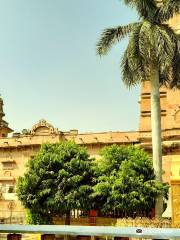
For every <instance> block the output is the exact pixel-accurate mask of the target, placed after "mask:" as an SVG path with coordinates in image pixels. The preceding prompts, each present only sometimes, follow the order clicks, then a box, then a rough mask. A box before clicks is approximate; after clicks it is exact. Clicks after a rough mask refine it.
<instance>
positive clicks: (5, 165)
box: [2, 161, 15, 170]
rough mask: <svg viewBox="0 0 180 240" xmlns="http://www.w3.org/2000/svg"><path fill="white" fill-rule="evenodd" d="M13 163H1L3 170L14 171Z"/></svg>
mask: <svg viewBox="0 0 180 240" xmlns="http://www.w3.org/2000/svg"><path fill="white" fill-rule="evenodd" d="M14 167H15V163H14V161H4V162H2V168H3V170H8V169H10V170H11V169H14Z"/></svg>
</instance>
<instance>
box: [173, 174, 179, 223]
mask: <svg viewBox="0 0 180 240" xmlns="http://www.w3.org/2000/svg"><path fill="white" fill-rule="evenodd" d="M171 191H172V225H173V226H180V176H179V177H176V178H172V179H171Z"/></svg>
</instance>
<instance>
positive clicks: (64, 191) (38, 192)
mask: <svg viewBox="0 0 180 240" xmlns="http://www.w3.org/2000/svg"><path fill="white" fill-rule="evenodd" d="M91 166H92V161H91V160H90V157H89V155H88V153H87V151H86V149H85V148H83V147H80V146H78V145H77V144H75V143H74V142H62V143H56V144H44V145H42V146H41V149H40V151H39V152H38V153H37V154H36V155H35V156H34V158H33V159H31V160H29V161H28V164H27V170H26V172H25V174H24V176H22V177H19V179H18V183H17V195H18V198H19V200H21V202H22V203H23V205H24V207H25V208H27V209H29V214H30V221H31V223H35V224H40V223H52V217H54V216H60V215H66V217H67V218H66V219H67V224H69V221H70V220H69V217H70V211H71V210H74V209H77V210H78V209H80V210H89V209H91V202H92V201H91V197H90V196H91V193H92V185H93V170H92V167H91Z"/></svg>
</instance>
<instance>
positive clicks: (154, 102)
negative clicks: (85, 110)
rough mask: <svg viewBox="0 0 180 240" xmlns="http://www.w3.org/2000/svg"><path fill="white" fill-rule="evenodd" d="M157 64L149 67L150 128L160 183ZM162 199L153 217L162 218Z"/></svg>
mask: <svg viewBox="0 0 180 240" xmlns="http://www.w3.org/2000/svg"><path fill="white" fill-rule="evenodd" d="M157 65H158V64H156V63H155V64H152V65H151V76H150V81H151V127H152V152H153V167H154V171H155V175H156V180H158V181H160V182H162V139H161V107H160V93H159V69H158V67H157ZM162 213H163V197H162V196H158V197H157V199H156V205H155V215H156V217H158V218H161V217H162Z"/></svg>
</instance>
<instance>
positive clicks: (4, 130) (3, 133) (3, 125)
mask: <svg viewBox="0 0 180 240" xmlns="http://www.w3.org/2000/svg"><path fill="white" fill-rule="evenodd" d="M3 105H4V103H3V99H2V97H1V95H0V137H7V135H8V133H10V132H13V130H12V129H11V128H9V127H8V123H7V122H6V121H5V120H3V117H4V116H5V113H4V111H3Z"/></svg>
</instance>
